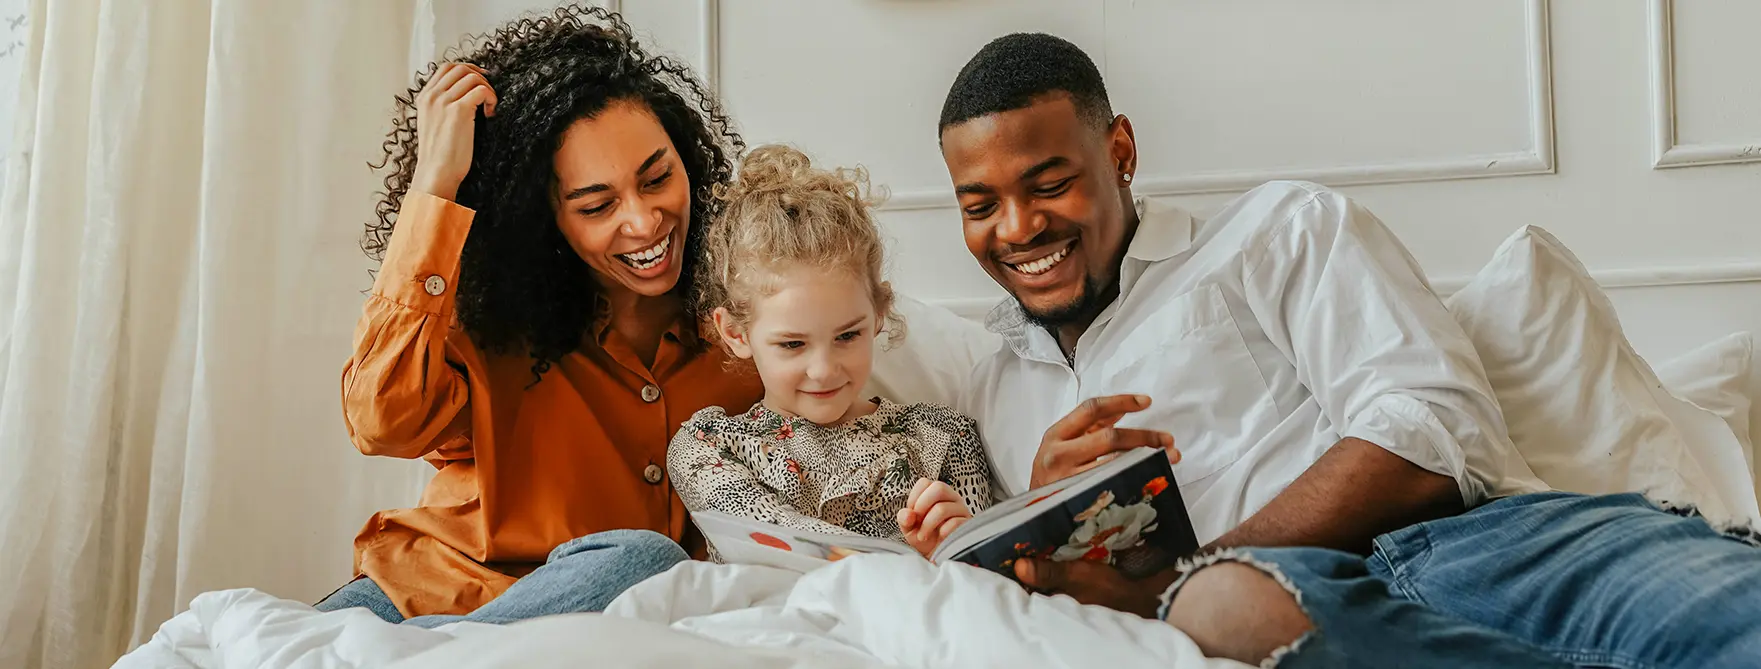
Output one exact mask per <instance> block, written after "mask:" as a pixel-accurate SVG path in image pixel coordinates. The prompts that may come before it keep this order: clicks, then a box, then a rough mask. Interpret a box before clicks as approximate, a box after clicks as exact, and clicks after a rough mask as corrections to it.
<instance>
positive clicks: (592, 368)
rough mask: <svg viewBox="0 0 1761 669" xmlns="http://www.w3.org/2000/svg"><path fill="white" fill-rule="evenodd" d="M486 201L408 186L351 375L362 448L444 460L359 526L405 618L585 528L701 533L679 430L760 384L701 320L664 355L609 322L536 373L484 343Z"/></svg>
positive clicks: (349, 393) (361, 558) (521, 565)
mask: <svg viewBox="0 0 1761 669" xmlns="http://www.w3.org/2000/svg"><path fill="white" fill-rule="evenodd" d="M474 213H475V212H473V211H471V210H470V209H467V208H465V207H462V206H459V205H457V204H454V203H452V202H449V201H447V200H444V199H441V198H438V197H434V196H432V195H428V194H425V193H419V192H411V193H409V194H407V195H406V196H405V198H404V203H403V209H402V211H400V212H399V215H398V219H397V227H396V228H395V230H394V232H393V233H392V236H391V242H390V244H389V245H388V248H387V249H386V253H385V261H384V263H383V265H382V266H381V268H380V272H379V275H378V278H377V279H376V280H375V282H374V286H373V293H372V295H371V296H370V297H369V298H368V299H367V304H366V306H365V307H364V308H363V309H362V314H361V320H360V322H359V323H358V324H357V325H356V327H355V352H354V356H353V357H352V358H350V359H349V362H348V365H347V366H346V367H345V368H344V370H343V374H342V403H343V415H344V417H345V419H346V421H347V423H348V429H349V436H350V439H351V440H353V441H354V443H355V446H356V447H358V448H360V449H361V452H363V453H366V454H368V455H387V456H392V457H401V458H416V457H423V458H427V459H428V461H429V462H430V463H432V464H433V465H434V466H435V467H436V468H438V469H439V472H438V473H436V474H435V476H434V480H433V481H432V482H430V483H429V485H428V488H427V490H426V491H424V492H423V494H422V499H421V501H420V502H419V503H418V505H417V506H416V508H413V509H398V510H394V511H382V512H380V513H377V514H374V515H373V517H372V518H371V519H369V520H368V521H367V525H366V527H364V528H362V530H361V533H360V535H359V536H357V537H356V538H355V571H356V573H357V574H364V575H366V576H368V577H370V578H372V579H373V581H374V582H375V583H377V584H379V587H380V588H382V589H384V590H385V593H386V594H387V595H389V596H390V597H391V601H392V602H393V603H394V604H396V605H397V608H398V610H399V611H401V612H403V614H404V615H405V616H418V615H427V614H436V613H451V614H462V613H469V612H470V611H472V610H475V609H476V608H477V607H478V606H481V605H482V604H484V603H485V602H488V601H489V600H491V599H494V598H495V597H496V596H497V595H499V594H501V592H502V591H504V590H506V589H507V587H508V585H510V584H512V583H513V582H514V580H515V579H516V578H518V577H519V576H522V575H524V574H526V573H528V572H530V571H531V570H532V569H534V568H536V567H537V566H538V565H540V564H543V562H544V559H545V557H546V555H547V554H548V553H549V552H550V550H551V549H552V548H554V547H556V546H557V545H558V544H561V543H563V542H565V541H568V540H569V539H572V538H575V537H579V536H583V535H586V534H591V533H594V532H599V531H603V530H611V529H620V528H637V529H647V530H653V531H655V532H659V533H661V534H664V535H666V536H668V537H671V538H672V539H673V540H674V541H679V542H681V543H685V539H686V538H685V532H686V511H685V507H684V505H683V504H682V503H681V502H680V501H679V497H678V495H677V494H675V493H674V492H673V489H672V486H671V482H670V481H669V480H667V479H666V478H665V470H666V448H667V443H668V441H669V440H671V438H672V436H673V433H674V432H676V431H677V430H678V429H679V424H680V423H682V422H684V421H685V419H687V418H690V417H691V415H692V414H693V413H696V412H697V410H698V409H702V408H703V407H705V406H711V405H715V406H723V407H735V408H736V410H737V409H743V408H744V407H747V406H751V405H752V403H753V402H756V401H758V399H759V397H760V396H761V395H762V388H761V386H760V384H759V381H758V378H757V376H756V375H753V374H739V373H734V372H730V371H728V368H727V366H726V364H725V362H726V358H725V356H724V354H723V353H722V349H721V348H720V347H718V346H713V345H710V344H708V343H706V342H704V341H703V340H701V339H700V338H699V336H698V333H697V329H696V327H695V325H694V324H692V323H678V324H675V326H674V327H673V328H672V329H671V330H670V331H669V332H668V333H667V335H666V336H665V337H664V339H663V341H662V342H661V347H660V350H659V353H658V354H657V355H656V356H655V358H654V364H653V365H652V366H646V365H643V364H642V362H641V360H640V359H639V358H638V357H637V355H636V354H635V352H634V350H633V349H632V348H631V347H630V346H629V345H628V344H627V343H625V342H624V341H623V340H622V339H621V338H620V337H619V336H618V335H617V333H616V332H615V331H614V330H611V329H609V328H607V327H605V325H604V324H603V323H600V324H598V325H596V330H595V331H596V334H597V335H598V336H597V341H598V343H599V345H598V346H594V345H592V344H588V345H585V346H583V347H582V349H581V350H579V351H576V352H575V353H571V354H569V355H568V356H567V357H565V358H563V359H562V360H561V361H560V362H558V363H556V364H555V365H553V366H552V367H551V369H550V371H548V372H546V373H545V374H544V376H543V379H542V380H541V381H539V382H538V383H537V384H536V385H532V360H531V359H530V358H528V357H526V356H500V355H489V354H485V353H483V352H481V351H479V350H478V349H477V348H476V347H475V346H473V345H472V343H471V340H470V338H469V337H468V336H466V334H465V332H464V331H463V330H461V329H459V326H458V324H457V320H456V319H455V317H454V312H453V305H454V298H453V296H454V292H453V288H454V286H455V285H456V284H457V283H458V275H459V252H460V250H461V249H463V248H464V243H465V236H466V234H467V233H468V232H469V231H470V228H471V219H472V216H473V214H474Z"/></svg>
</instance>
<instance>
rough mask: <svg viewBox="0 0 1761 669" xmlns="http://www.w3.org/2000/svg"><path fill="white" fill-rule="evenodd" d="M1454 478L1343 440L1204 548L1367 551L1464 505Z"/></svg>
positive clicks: (1363, 443)
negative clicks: (1398, 532)
mask: <svg viewBox="0 0 1761 669" xmlns="http://www.w3.org/2000/svg"><path fill="white" fill-rule="evenodd" d="M1462 508H1463V507H1462V501H1461V493H1460V489H1459V488H1457V486H1456V483H1455V481H1454V480H1453V479H1451V478H1449V477H1447V476H1443V475H1440V474H1434V473H1432V472H1429V471H1426V470H1425V469H1423V468H1420V467H1419V466H1418V465H1415V464H1413V463H1411V462H1408V461H1407V460H1406V459H1405V458H1402V457H1400V456H1398V455H1395V454H1393V453H1390V452H1388V451H1387V450H1386V449H1383V448H1382V447H1380V446H1377V445H1375V444H1372V443H1370V442H1367V441H1364V440H1361V439H1351V438H1347V439H1342V440H1340V441H1339V443H1337V444H1334V445H1333V447H1332V448H1330V449H1327V452H1326V453H1325V454H1323V455H1321V458H1320V459H1319V460H1317V461H1316V462H1315V464H1314V465H1311V466H1310V467H1309V468H1308V471H1305V472H1303V473H1302V475H1301V476H1298V477H1297V478H1296V480H1295V481H1293V482H1291V484H1290V486H1289V487H1287V488H1285V489H1284V492H1281V493H1279V494H1278V496H1277V497H1274V498H1272V501H1271V502H1270V503H1268V504H1267V505H1266V506H1265V508H1263V509H1260V511H1259V512H1258V513H1255V514H1254V515H1253V516H1252V517H1250V518H1248V519H1247V520H1246V521H1245V522H1243V523H1242V524H1241V525H1239V526H1236V528H1235V529H1234V530H1231V531H1229V533H1227V534H1224V535H1223V536H1221V537H1218V538H1217V540H1216V541H1213V542H1211V544H1210V545H1209V546H1206V548H1220V547H1228V546H1315V547H1320V548H1335V549H1339V550H1344V551H1351V552H1353V553H1358V554H1360V555H1362V554H1368V553H1369V552H1370V548H1371V542H1372V540H1373V539H1375V537H1376V536H1377V535H1380V534H1384V533H1387V532H1390V531H1393V530H1396V529H1399V528H1402V527H1406V526H1408V525H1412V524H1414V523H1419V522H1423V521H1426V520H1432V519H1435V518H1442V517H1444V516H1448V515H1453V514H1456V513H1460V512H1461V510H1462Z"/></svg>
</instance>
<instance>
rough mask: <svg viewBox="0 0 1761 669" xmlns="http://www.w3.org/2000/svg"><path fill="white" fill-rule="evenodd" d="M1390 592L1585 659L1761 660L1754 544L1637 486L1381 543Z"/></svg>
mask: <svg viewBox="0 0 1761 669" xmlns="http://www.w3.org/2000/svg"><path fill="white" fill-rule="evenodd" d="M1369 566H1370V569H1371V571H1372V572H1375V573H1377V574H1378V575H1381V576H1384V577H1385V578H1387V579H1388V580H1389V582H1390V583H1391V584H1392V587H1393V589H1394V591H1395V592H1397V593H1399V594H1400V595H1402V596H1404V597H1406V598H1408V599H1411V600H1414V601H1420V602H1424V603H1425V604H1426V605H1428V606H1430V607H1431V608H1432V609H1434V610H1437V611H1440V612H1443V613H1447V614H1449V615H1451V616H1453V617H1455V618H1458V619H1461V620H1466V621H1470V622H1475V623H1478V624H1481V625H1485V626H1488V627H1493V628H1496V629H1499V630H1502V631H1504V632H1508V633H1510V634H1511V635H1513V636H1516V637H1518V638H1520V639H1523V640H1526V641H1528V642H1530V643H1533V644H1535V645H1537V646H1540V647H1541V648H1544V649H1546V650H1548V651H1550V652H1552V653H1553V654H1554V655H1557V656H1558V657H1560V658H1563V659H1565V660H1567V661H1570V662H1572V663H1574V664H1576V665H1578V666H1581V667H1618V668H1622V669H1650V668H1661V667H1692V668H1694V669H1722V668H1724V667H1748V668H1753V667H1761V546H1758V545H1757V543H1756V542H1755V540H1754V535H1753V534H1752V533H1751V532H1748V531H1747V529H1746V528H1731V529H1720V528H1714V527H1712V526H1711V525H1709V524H1708V523H1707V522H1706V520H1705V519H1703V518H1700V517H1699V516H1698V514H1695V513H1693V511H1692V510H1691V509H1687V510H1675V511H1669V510H1664V509H1661V508H1659V507H1658V506H1657V505H1655V504H1652V503H1651V502H1650V501H1649V500H1647V499H1645V498H1644V497H1643V496H1640V495H1636V494H1626V495H1605V496H1598V497H1588V496H1583V495H1572V494H1566V493H1544V494H1537V495H1523V496H1521V497H1511V498H1506V499H1502V500H1498V501H1495V502H1492V503H1490V504H1487V505H1485V506H1482V507H1480V508H1478V509H1475V510H1474V511H1472V512H1470V513H1467V514H1463V515H1461V516H1458V517H1454V518H1446V519H1443V520H1437V521H1432V522H1429V523H1423V524H1420V525H1415V526H1413V527H1409V528H1406V529H1403V530H1400V531H1397V532H1393V533H1390V534H1386V535H1383V536H1381V537H1378V538H1377V540H1376V553H1375V554H1374V555H1372V556H1371V558H1370V565H1369Z"/></svg>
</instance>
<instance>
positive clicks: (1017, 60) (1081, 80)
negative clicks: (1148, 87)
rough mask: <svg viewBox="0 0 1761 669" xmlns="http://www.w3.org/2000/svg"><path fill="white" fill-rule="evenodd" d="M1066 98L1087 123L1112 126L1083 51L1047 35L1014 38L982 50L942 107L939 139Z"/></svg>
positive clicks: (1096, 73)
mask: <svg viewBox="0 0 1761 669" xmlns="http://www.w3.org/2000/svg"><path fill="white" fill-rule="evenodd" d="M1056 93H1064V94H1067V95H1069V96H1070V101H1071V103H1073V104H1075V105H1076V115H1077V116H1078V117H1079V118H1081V119H1082V120H1084V121H1088V122H1092V123H1095V124H1096V125H1097V126H1099V127H1102V128H1104V127H1106V126H1107V124H1109V123H1112V122H1113V108H1112V105H1111V104H1109V103H1108V102H1107V85H1106V83H1105V82H1103V81H1102V80H1101V71H1100V69H1099V68H1097V67H1095V63H1094V61H1093V60H1091V59H1090V58H1089V57H1088V54H1086V53H1083V51H1082V49H1081V48H1079V47H1077V46H1076V45H1075V44H1071V43H1070V42H1069V41H1066V40H1064V39H1062V38H1058V37H1053V36H1051V35H1047V34H1044V33H1015V34H1013V35H1004V36H1002V37H998V38H996V39H994V40H991V42H990V43H989V44H986V45H984V48H983V49H979V50H978V54H977V55H974V56H973V57H972V60H969V61H967V62H966V66H965V67H962V68H960V75H959V76H957V77H955V78H954V85H953V86H952V87H950V88H949V89H948V99H947V100H945V101H943V102H942V120H941V122H940V123H939V124H937V125H936V134H938V135H939V134H941V132H942V131H944V130H947V129H948V126H951V125H959V124H961V123H965V122H967V121H970V120H972V119H975V118H978V117H980V116H989V115H991V114H997V113H1001V112H1006V111H1013V110H1016V109H1022V108H1025V107H1027V106H1029V105H1032V104H1033V103H1035V102H1038V101H1039V100H1040V99H1041V98H1043V97H1044V96H1046V95H1048V94H1056Z"/></svg>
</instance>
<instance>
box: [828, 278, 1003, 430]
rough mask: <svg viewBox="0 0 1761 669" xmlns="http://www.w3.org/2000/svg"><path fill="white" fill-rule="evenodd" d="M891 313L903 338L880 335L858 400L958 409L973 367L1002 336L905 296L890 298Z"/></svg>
mask: <svg viewBox="0 0 1761 669" xmlns="http://www.w3.org/2000/svg"><path fill="white" fill-rule="evenodd" d="M893 309H894V310H895V311H897V312H899V316H900V317H901V318H903V319H904V320H905V337H904V338H903V339H901V340H898V341H896V342H890V341H889V340H890V339H891V338H890V337H883V338H882V341H881V342H880V345H878V346H876V347H875V352H874V368H873V370H872V371H871V372H870V373H869V377H868V385H867V387H866V388H865V389H864V391H863V396H864V397H872V396H874V395H879V396H881V397H885V398H887V399H889V400H892V401H894V402H898V403H900V404H912V403H916V402H933V403H935V404H941V405H943V406H949V407H957V406H958V404H957V403H958V402H959V401H960V397H961V396H962V395H964V394H965V392H966V384H967V382H968V381H969V379H970V378H971V375H972V367H973V366H974V365H976V364H978V361H979V360H981V359H983V358H985V357H987V356H989V355H991V354H992V353H995V352H996V351H997V348H998V347H1001V346H1002V345H1003V337H1002V336H1001V335H998V334H996V333H993V332H991V331H989V330H986V329H985V328H984V326H982V325H979V324H978V323H975V322H973V321H971V320H968V319H965V318H961V317H960V316H959V315H958V314H955V313H954V312H953V311H950V310H948V309H947V308H945V307H939V306H935V305H932V304H925V303H924V302H922V301H919V300H917V299H914V298H912V297H911V296H909V295H905V294H904V293H897V294H895V296H894V298H893ZM889 347H890V348H889Z"/></svg>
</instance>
